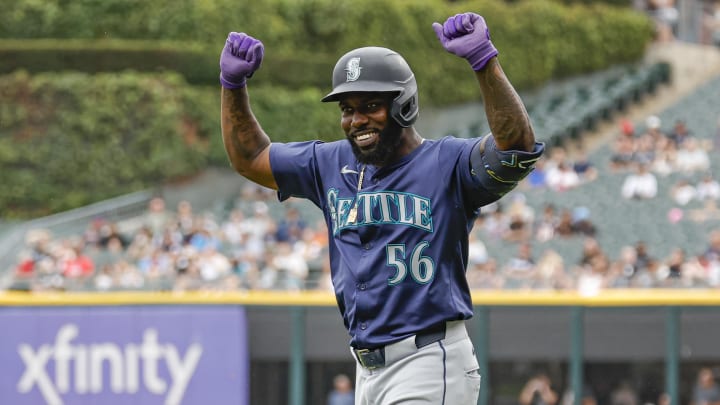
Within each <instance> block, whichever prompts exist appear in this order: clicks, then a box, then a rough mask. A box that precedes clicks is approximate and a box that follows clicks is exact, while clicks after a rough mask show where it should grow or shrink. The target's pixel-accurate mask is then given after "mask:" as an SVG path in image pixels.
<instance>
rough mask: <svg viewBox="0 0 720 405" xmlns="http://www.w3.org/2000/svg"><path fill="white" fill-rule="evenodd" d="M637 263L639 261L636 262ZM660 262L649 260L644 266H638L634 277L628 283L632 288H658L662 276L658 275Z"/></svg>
mask: <svg viewBox="0 0 720 405" xmlns="http://www.w3.org/2000/svg"><path fill="white" fill-rule="evenodd" d="M638 262H639V261H638ZM659 269H660V262H659V261H657V260H651V261H649V262H648V263H647V265H645V266H640V265H639V264H638V266H637V270H636V272H635V276H634V277H633V278H632V280H631V282H630V287H632V288H654V287H659V286H660V284H661V281H662V275H661V274H660V273H659Z"/></svg>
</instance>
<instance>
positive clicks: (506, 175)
mask: <svg viewBox="0 0 720 405" xmlns="http://www.w3.org/2000/svg"><path fill="white" fill-rule="evenodd" d="M433 29H434V30H435V33H436V34H437V37H438V39H439V40H440V43H441V44H442V46H443V47H444V48H445V49H446V50H447V51H449V52H450V53H452V54H455V55H457V56H459V57H462V58H465V59H466V60H467V61H468V62H469V63H470V65H471V67H472V69H473V71H474V72H475V77H476V79H477V80H478V82H479V85H480V91H481V92H482V97H483V99H484V101H485V113H486V116H487V119H488V122H489V124H490V128H491V131H492V133H491V134H488V135H486V136H484V137H481V138H476V139H460V138H455V137H444V138H442V139H437V140H435V139H426V138H423V137H422V135H421V134H419V133H418V132H417V131H416V130H415V128H414V127H413V123H414V122H415V120H416V119H417V117H418V90H417V84H416V81H415V77H414V75H413V72H412V71H411V69H410V67H409V66H408V64H407V63H406V61H405V60H404V59H403V58H402V57H401V56H400V55H399V54H398V53H396V52H394V51H392V50H390V49H386V48H381V47H364V48H359V49H353V50H351V51H349V52H348V53H346V54H345V55H343V56H342V57H341V58H340V59H339V60H338V62H337V64H336V66H335V68H334V70H333V77H332V85H333V88H332V91H331V92H330V93H329V94H328V95H327V96H325V97H324V98H323V99H322V101H325V102H336V103H337V105H338V106H339V108H340V118H341V127H342V129H343V131H344V133H345V137H346V139H344V140H340V141H335V142H327V143H323V142H320V141H306V142H292V143H272V142H271V140H270V138H269V137H268V135H267V134H266V133H265V132H264V131H263V129H262V127H261V126H260V124H259V123H258V121H257V120H256V119H255V117H254V115H253V113H252V111H251V108H250V102H249V97H248V90H247V87H246V84H247V79H248V78H249V77H251V76H252V74H253V73H254V72H255V71H256V70H257V69H258V68H259V67H260V64H261V62H262V58H263V52H264V48H263V44H262V42H260V41H259V40H258V39H255V38H253V37H251V36H249V35H247V34H245V33H236V32H231V33H230V34H229V36H228V38H227V41H226V43H225V47H224V49H223V50H222V54H221V56H220V70H221V74H220V82H221V84H222V86H223V89H222V135H223V140H224V143H225V148H226V150H227V153H228V156H229V158H230V161H231V163H232V165H233V167H234V168H235V170H237V171H238V173H240V174H241V175H242V176H244V177H246V178H248V179H250V180H252V181H254V182H257V183H259V184H261V185H263V186H266V187H270V188H272V189H275V190H278V196H279V198H280V200H285V199H287V198H289V197H302V198H307V199H309V200H310V201H312V202H313V203H314V204H315V205H317V206H318V207H319V208H320V209H321V210H322V211H323V213H324V217H325V221H326V222H327V224H328V232H329V237H330V238H329V239H330V246H329V251H330V261H331V265H332V282H333V286H334V289H335V295H336V297H337V303H338V306H339V309H340V312H341V314H342V317H343V321H344V323H345V326H346V328H347V329H348V332H349V334H350V347H351V352H352V355H353V357H354V358H355V360H356V361H357V371H356V384H355V385H356V394H355V402H356V404H358V405H383V404H434V405H440V404H446V405H458V404H460V405H462V404H468V405H469V404H476V403H477V398H478V393H479V390H480V375H479V373H478V362H477V359H476V357H475V355H474V349H473V346H472V342H471V341H470V339H469V338H468V334H467V331H466V328H465V325H464V321H465V320H466V319H469V318H470V317H471V316H472V302H471V298H470V291H469V288H468V284H467V281H466V278H465V269H466V265H467V259H468V233H469V232H470V230H471V228H472V225H473V222H474V220H475V218H476V217H477V215H478V214H479V210H480V207H482V206H483V205H486V204H488V203H491V202H493V201H496V200H497V199H499V198H500V197H502V196H503V195H504V194H505V193H507V192H508V191H510V190H511V189H512V188H513V187H515V186H516V185H517V183H518V181H519V180H521V179H522V178H523V177H525V175H527V174H528V172H529V171H530V170H532V167H533V164H534V163H535V162H536V161H537V159H538V158H539V157H540V155H541V154H542V152H543V150H544V145H543V144H542V143H537V142H536V141H535V137H534V135H533V130H532V127H531V125H530V122H529V120H528V115H527V112H526V110H525V107H524V106H523V104H522V101H521V100H520V98H519V97H518V95H517V93H516V91H515V90H514V88H513V87H512V85H511V84H510V82H509V81H508V79H507V78H506V76H505V74H504V73H503V71H502V69H501V67H500V64H499V62H498V60H497V58H496V55H497V54H498V51H497V50H496V48H495V46H494V45H493V43H492V42H491V40H490V34H489V31H488V28H487V25H486V24H485V20H484V19H483V18H482V17H481V16H479V15H477V14H474V13H463V14H458V15H455V16H452V17H450V18H448V19H447V21H445V23H444V24H438V23H434V24H433Z"/></svg>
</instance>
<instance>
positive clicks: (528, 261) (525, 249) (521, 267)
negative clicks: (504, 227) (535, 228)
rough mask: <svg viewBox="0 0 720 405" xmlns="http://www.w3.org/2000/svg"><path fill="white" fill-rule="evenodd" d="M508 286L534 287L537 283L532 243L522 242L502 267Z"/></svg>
mask: <svg viewBox="0 0 720 405" xmlns="http://www.w3.org/2000/svg"><path fill="white" fill-rule="evenodd" d="M502 274H503V276H504V277H505V286H506V287H507V288H520V289H527V288H532V287H533V285H534V283H535V277H536V268H535V259H534V258H533V251H532V245H531V244H530V243H529V242H522V243H519V244H518V245H517V250H516V252H515V255H513V257H511V258H510V259H508V261H507V262H506V263H505V265H504V266H503V268H502Z"/></svg>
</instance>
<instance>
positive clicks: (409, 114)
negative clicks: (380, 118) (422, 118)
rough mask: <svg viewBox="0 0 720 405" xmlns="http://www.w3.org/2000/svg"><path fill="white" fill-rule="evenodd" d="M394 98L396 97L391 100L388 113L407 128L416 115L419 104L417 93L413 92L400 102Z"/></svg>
mask: <svg viewBox="0 0 720 405" xmlns="http://www.w3.org/2000/svg"><path fill="white" fill-rule="evenodd" d="M401 96H402V95H401ZM398 98H400V97H398ZM396 100H397V99H395V100H394V101H393V105H392V107H391V108H390V115H391V116H392V117H393V119H394V120H395V121H397V123H398V124H400V126H401V127H403V128H407V127H409V126H411V125H412V124H413V123H414V122H415V120H416V119H417V117H418V112H419V106H418V96H417V93H415V94H413V95H412V96H411V97H410V98H408V99H407V100H406V101H405V102H404V103H402V104H401V103H398V102H397V101H396Z"/></svg>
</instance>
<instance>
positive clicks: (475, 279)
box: [467, 258, 505, 290]
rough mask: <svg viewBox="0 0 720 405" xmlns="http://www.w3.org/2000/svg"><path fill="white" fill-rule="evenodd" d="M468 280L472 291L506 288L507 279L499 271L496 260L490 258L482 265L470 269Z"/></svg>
mask: <svg viewBox="0 0 720 405" xmlns="http://www.w3.org/2000/svg"><path fill="white" fill-rule="evenodd" d="M467 279H468V285H469V286H470V288H471V289H480V290H497V289H502V288H504V287H505V277H504V276H503V275H502V274H501V273H500V272H499V271H498V263H497V260H495V259H494V258H488V260H487V261H486V262H485V263H483V264H482V265H479V266H472V267H469V268H468V274H467Z"/></svg>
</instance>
